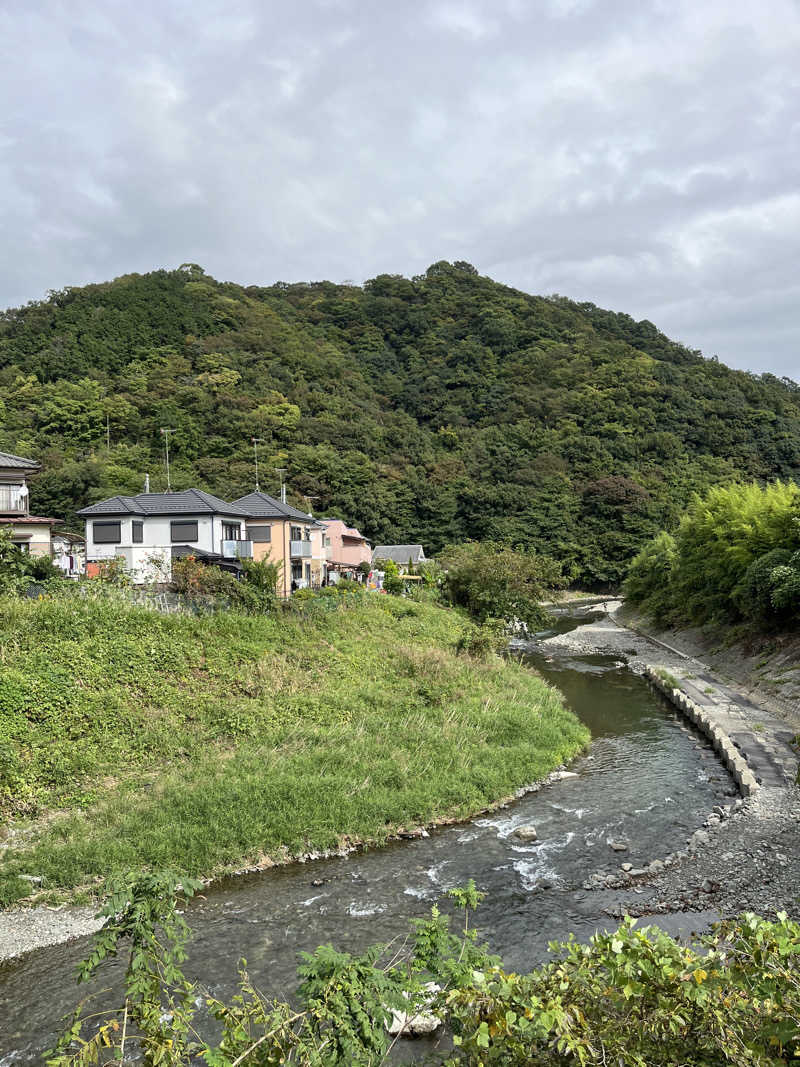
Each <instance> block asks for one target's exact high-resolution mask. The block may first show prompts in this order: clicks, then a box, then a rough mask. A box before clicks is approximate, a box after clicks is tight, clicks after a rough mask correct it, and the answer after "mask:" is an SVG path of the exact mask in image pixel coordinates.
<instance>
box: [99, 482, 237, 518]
mask: <svg viewBox="0 0 800 1067" xmlns="http://www.w3.org/2000/svg"><path fill="white" fill-rule="evenodd" d="M78 514H79V515H83V516H85V517H86V518H91V517H93V516H96V515H237V516H239V517H242V518H243V517H244V516H246V515H247V512H246V511H243V510H242V508H239V507H237V506H236V505H235V504H228V503H227V501H225V500H220V498H219V497H218V496H213V495H212V494H211V493H206V492H204V490H202V489H184V490H183V492H181V493H139V494H138V496H112V497H109V499H108V500H101V501H100V502H99V503H98V504H91V505H90V506H89V507H88V508H82V509H81V511H79V512H78Z"/></svg>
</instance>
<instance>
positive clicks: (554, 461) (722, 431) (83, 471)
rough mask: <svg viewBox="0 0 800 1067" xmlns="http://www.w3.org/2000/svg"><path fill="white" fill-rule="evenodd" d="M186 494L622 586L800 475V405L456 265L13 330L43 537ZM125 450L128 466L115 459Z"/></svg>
mask: <svg viewBox="0 0 800 1067" xmlns="http://www.w3.org/2000/svg"><path fill="white" fill-rule="evenodd" d="M162 426H171V427H175V428H176V433H175V434H174V436H173V440H172V458H173V479H172V480H173V485H174V486H175V487H176V488H183V487H186V486H189V485H192V484H198V485H201V486H203V487H205V488H207V489H209V490H210V491H211V492H214V493H217V494H219V495H221V496H223V497H227V498H229V499H230V498H233V497H235V496H238V495H240V494H242V493H243V492H245V491H247V490H249V489H251V488H252V483H253V463H252V444H251V438H252V437H253V436H257V437H260V438H262V441H263V443H262V445H261V446H260V447H261V459H262V465H263V473H262V479H261V480H262V487H266V488H270V489H274V488H275V484H276V483H275V481H274V475H273V468H274V467H279V466H280V467H286V468H288V472H289V473H288V480H289V485H290V489H291V491H292V492H293V493H294V494H295V497H294V499H295V501H296V502H297V503H300V504H302V503H303V496H302V494H307V495H308V496H309V497H310V499H311V501H312V503H313V507H314V509H315V511H316V512H318V513H320V514H326V513H336V514H339V515H341V516H342V517H343V518H345V519H346V520H348V521H350V522H352V523H355V524H357V525H358V526H360V527H361V528H362V529H363V531H364V532H365V533H366V534H367V535H369V536H370V537H371V538H373V539H374V540H375V541H378V542H384V543H392V542H397V541H400V542H408V541H421V542H422V543H424V545H425V547H426V548H427V549H428V550H429V551H436V550H437V549H439V548H440V547H441V546H442V545H444V544H446V543H447V542H450V541H457V540H463V539H466V538H476V539H477V538H480V539H485V538H495V539H498V540H505V541H509V542H512V543H515V544H524V545H530V546H534V547H536V548H537V549H539V550H541V551H545V552H548V553H551V554H553V555H555V556H557V557H558V558H560V559H562V560H564V561H565V563H566V564H568V565H569V566H570V567H572V568H573V573H574V575H575V576H576V577H577V578H579V579H580V580H581V581H582V582H584V583H596V584H602V583H607V582H616V581H617V580H618V579H619V577H620V575H621V574H622V573H624V570H625V567H626V565H627V562H628V561H629V560H630V558H631V557H632V555H633V554H634V553H635V551H636V550H637V549H638V548H639V547H640V546H641V544H642V543H643V542H644V541H645V540H646V539H648V538H650V537H651V536H653V534H654V533H655V532H656V531H657V530H658V529H660V528H662V527H670V526H671V525H672V524H673V523H674V522H675V520H676V517H677V515H678V513H679V511H680V509H681V507H682V506H683V505H684V504H685V502H686V500H687V499H688V497H689V495H690V494H691V492H692V491H694V490H703V489H705V488H706V487H707V486H709V485H710V484H714V483H717V482H725V481H729V480H731V479H734V478H739V477H746V478H751V477H755V478H768V477H773V476H782V477H797V476H798V475H800V387H798V386H797V385H795V384H794V383H792V382H789V381H788V380H779V379H776V378H774V377H772V376H769V375H765V376H761V377H756V376H753V375H749V374H746V373H743V372H739V371H734V370H730V369H729V368H727V367H725V366H724V365H722V364H720V363H718V362H716V361H713V360H706V359H704V358H702V356H700V354H699V353H697V352H693V351H690V350H688V349H686V348H684V347H682V346H681V345H678V344H675V343H673V342H671V341H670V340H669V339H668V338H666V337H665V336H664V335H663V334H661V333H659V331H658V330H657V329H656V328H655V327H654V326H653V325H652V324H651V323H648V322H638V323H637V322H635V321H634V320H633V319H631V318H630V317H629V316H627V315H619V314H614V313H612V312H608V311H603V310H601V309H599V308H596V307H595V306H594V305H591V304H576V303H573V302H571V301H569V300H567V299H565V298H560V297H549V298H543V297H536V296H529V295H527V294H525V293H522V292H519V291H516V290H513V289H510V288H508V287H506V286H502V285H499V284H497V283H496V282H493V281H492V280H491V279H489V278H484V277H480V276H478V274H477V273H476V272H475V270H474V268H472V267H471V266H470V265H469V264H464V263H456V264H448V263H437V264H435V265H434V266H432V267H431V268H429V270H428V271H427V272H426V274H425V275H423V276H420V277H416V278H413V279H406V278H402V277H399V276H395V275H381V276H379V277H378V278H375V279H373V280H371V281H369V282H367V283H366V284H365V285H364V286H363V288H362V287H357V286H349V285H335V284H333V283H330V282H319V283H312V284H296V285H287V284H283V283H279V284H277V285H274V286H271V287H268V288H256V287H249V288H246V287H242V286H239V285H234V284H231V283H220V282H217V281H215V280H214V279H212V278H210V277H208V276H207V275H205V274H204V273H203V271H202V270H201V269H200V268H199V267H196V266H193V265H185V266H184V267H182V268H181V269H179V270H175V271H155V272H153V273H151V274H146V275H127V276H124V277H121V278H117V279H116V280H115V281H113V282H108V283H105V284H101V285H91V286H87V287H85V288H80V289H78V288H76V289H67V290H63V291H61V292H56V293H52V294H51V295H50V297H49V299H47V300H45V301H42V302H39V303H34V304H29V305H28V306H27V307H25V308H19V309H13V310H9V311H7V312H5V313H4V314H3V315H2V316H0V449H5V450H8V451H12V452H15V453H22V454H32V455H34V456H36V457H38V458H41V459H42V460H43V462H44V467H45V469H44V472H43V474H42V475H41V476H40V477H39V478H38V480H37V482H36V484H35V486H34V487H33V491H32V501H33V505H34V507H35V508H36V509H37V510H39V511H40V512H43V513H48V514H50V513H52V514H55V515H64V516H68V517H69V516H71V515H74V512H75V510H77V509H78V508H79V507H81V506H83V505H85V504H87V503H89V502H91V501H94V500H97V499H100V498H102V497H103V496H106V495H110V494H112V493H117V492H126V493H132V492H137V491H140V490H141V488H142V483H143V479H144V475H145V473H149V474H150V476H151V485H152V486H153V488H154V489H160V488H162V487H163V483H164V477H163V462H162V453H161V448H162V438H161V436H160V433H159V429H160V427H162ZM107 430H108V437H109V438H110V447H108V444H107Z"/></svg>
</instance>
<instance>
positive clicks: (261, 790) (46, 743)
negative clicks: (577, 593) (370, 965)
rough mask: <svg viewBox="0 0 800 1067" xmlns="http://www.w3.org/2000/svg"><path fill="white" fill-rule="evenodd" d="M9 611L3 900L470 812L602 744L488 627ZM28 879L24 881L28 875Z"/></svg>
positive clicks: (44, 603)
mask: <svg viewBox="0 0 800 1067" xmlns="http://www.w3.org/2000/svg"><path fill="white" fill-rule="evenodd" d="M93 589H94V592H93V593H89V592H88V590H86V589H84V590H83V594H84V595H81V591H80V590H74V589H71V588H70V587H65V589H64V591H63V593H62V595H52V596H47V597H45V598H44V599H40V600H36V601H30V600H21V599H13V598H4V599H2V600H0V669H1V670H2V686H0V821H2V824H4V835H5V836H6V838H7V840H6V841H5V845H6V847H5V848H4V849H2V850H0V900H2V901H3V902H5V903H10V902H11V901H13V900H14V899H16V898H19V897H22V896H25V895H27V894H29V893H30V892H31V888H32V885H31V882H30V881H29V880H27V879H30V878H33V879H37V880H38V879H41V881H40V882H38V881H37V882H36V885H37V887H38V889H39V891H40V892H41V893H42V894H45V895H46V894H47V893H48V892H52V891H58V892H63V891H66V890H71V889H73V888H74V887H77V886H83V887H87V886H89V887H98V886H101V884H102V881H103V879H105V878H106V877H107V876H108V875H109V874H110V873H111V872H113V871H115V870H127V869H131V870H139V869H141V868H154V867H172V868H175V869H179V870H180V871H182V872H183V873H185V874H191V875H198V874H203V875H210V874H212V873H214V872H220V871H223V870H231V869H235V868H240V867H243V866H246V865H249V864H261V865H268V864H270V863H271V862H273V861H281V860H286V859H288V858H290V857H292V856H297V855H299V854H302V853H305V852H308V851H310V850H315V849H336V848H339V847H342V846H343V845H346V844H348V843H351V842H354V841H364V842H375V843H381V842H384V841H385V840H386V839H387V838H388V837H389V836H390V835H392V834H394V833H396V832H397V831H398V830H399V829H401V828H404V827H405V828H409V827H418V826H420V825H422V824H425V823H432V822H435V821H437V820H442V819H452V818H455V817H464V816H467V815H470V814H472V813H474V812H476V811H478V810H481V809H483V808H485V807H487V806H488V805H491V804H492V803H493V802H495V801H498V800H499V799H501V798H504V797H507V796H509V795H510V794H512V793H513V792H514V791H515V790H516V789H518V788H519V787H520V786H523V785H525V784H527V783H529V782H533V781H536V780H538V779H541V778H542V777H543V776H544V775H546V774H547V772H548V771H550V770H551V769H552V768H553V767H555V766H557V765H558V764H560V763H562V762H563V761H564V760H567V759H569V758H570V757H571V756H573V755H574V754H575V753H576V752H577V751H578V750H580V749H581V748H582V747H583V746H584V745H585V744H586V743H587V741H588V735H587V731H586V730H585V729H584V727H583V726H582V725H581V724H580V723H579V722H578V720H577V719H576V718H575V717H574V716H573V715H572V713H571V712H569V711H567V710H566V709H565V708H564V707H563V705H562V703H561V699H560V695H559V694H558V693H557V692H556V691H555V690H553V689H551V688H550V687H548V686H547V685H546V684H545V683H544V682H543V681H541V679H539V678H538V677H537V676H536V675H535V674H534V673H533V672H532V671H530V670H529V669H527V668H525V667H522V666H521V665H519V664H517V663H513V662H508V661H505V660H502V659H500V658H499V657H497V656H493V655H486V656H482V657H478V656H474V655H469V654H464V653H463V652H461V651H459V645H461V646H462V647H463V645H464V640H463V639H464V636H465V635H466V634H468V633H469V632H470V628H471V624H470V623H469V622H468V621H467V620H466V619H465V618H464V617H463V616H462V615H461V614H460V613H459V612H456V611H454V610H451V609H446V608H443V607H440V606H437V605H434V604H430V603H413V602H410V601H408V600H406V599H403V598H395V597H387V596H378V595H374V594H365V593H358V592H354V593H350V594H344V595H342V594H337V595H335V596H318V597H311V598H309V599H299V600H298V601H297V602H294V601H293V602H292V603H290V604H289V605H288V606H286V607H281V608H280V609H277V610H276V612H275V613H273V614H270V615H245V614H243V613H239V612H234V611H223V612H219V613H217V614H213V615H189V614H173V615H161V614H158V613H157V612H154V611H151V610H148V609H146V608H144V607H140V606H136V605H134V604H132V603H130V602H129V601H128V600H127V599H126V598H125V596H124V594H123V593H122V592H119V591H115V590H114V589H113V588H105V587H102V586H101V585H100V584H99V583H98V584H97V585H95V586H94V587H93ZM23 876H27V879H26V877H23Z"/></svg>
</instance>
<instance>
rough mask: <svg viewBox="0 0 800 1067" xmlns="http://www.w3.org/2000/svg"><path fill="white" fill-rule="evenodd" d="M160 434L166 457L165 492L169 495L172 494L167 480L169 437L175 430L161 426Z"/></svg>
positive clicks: (170, 484)
mask: <svg viewBox="0 0 800 1067" xmlns="http://www.w3.org/2000/svg"><path fill="white" fill-rule="evenodd" d="M161 433H162V435H163V437H164V451H165V453H166V457H167V492H168V493H171V492H172V483H171V482H170V480H169V435H170V434H171V433H175V429H174V427H172V426H170V427H166V426H162V427H161Z"/></svg>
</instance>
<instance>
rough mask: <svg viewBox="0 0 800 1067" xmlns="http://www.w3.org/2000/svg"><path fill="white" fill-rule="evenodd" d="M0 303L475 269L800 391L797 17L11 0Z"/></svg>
mask: <svg viewBox="0 0 800 1067" xmlns="http://www.w3.org/2000/svg"><path fill="white" fill-rule="evenodd" d="M0 35H1V36H2V39H3V40H4V41H5V42H6V50H7V56H6V61H5V62H4V64H3V66H2V68H0V84H2V86H3V90H4V97H5V99H6V101H8V103H9V106H8V107H6V108H5V109H4V113H3V117H2V118H0V192H1V193H2V198H0V220H1V222H2V232H3V237H4V242H3V243H4V251H5V255H4V256H3V260H2V265H0V304H3V305H8V304H14V303H20V302H24V301H26V300H28V299H32V298H38V297H39V296H41V295H42V294H43V293H44V292H45V290H47V289H48V288H57V287H60V286H62V285H65V284H83V283H85V282H87V281H93V280H103V279H105V278H108V277H112V276H114V275H117V274H121V273H126V272H128V271H132V270H139V271H143V270H148V269H151V268H153V267H157V266H174V265H177V264H179V263H181V262H183V261H185V260H191V261H196V262H199V263H202V264H203V265H204V266H205V267H206V269H208V270H209V271H210V272H211V273H213V274H215V275H216V276H218V277H222V278H231V279H234V280H237V281H242V282H246V283H251V282H252V283H268V282H270V281H273V280H276V279H283V280H296V279H314V278H321V277H330V278H333V279H334V280H342V279H345V278H350V279H356V280H361V279H364V278H366V277H369V276H371V275H373V274H375V273H377V272H379V271H391V272H403V273H407V274H410V273H417V272H419V271H421V270H423V269H424V268H425V267H426V266H427V265H428V264H429V263H431V262H433V261H435V260H437V259H442V258H448V259H468V260H470V261H471V262H473V263H474V264H475V265H476V266H477V267H478V269H479V270H480V271H481V272H483V273H487V274H491V275H493V276H494V277H496V278H498V279H499V280H501V281H505V282H508V283H509V284H511V285H515V286H518V287H519V288H523V289H527V290H529V291H534V292H554V291H558V292H561V293H565V294H567V295H569V296H572V297H574V298H575V299H578V300H591V301H593V302H594V303H597V304H600V305H603V306H609V307H613V308H615V309H617V310H621V311H627V312H629V313H630V314H632V315H635V316H636V317H640V318H649V319H651V320H652V321H654V322H655V323H657V324H658V325H659V326H660V327H661V328H662V329H664V330H665V331H666V332H667V333H669V334H670V335H673V336H676V337H677V338H679V339H681V340H683V341H684V342H685V343H687V344H689V345H691V346H693V347H700V348H702V349H703V350H704V351H705V352H706V353H707V354H709V355H710V354H712V353H718V354H719V356H720V358H721V359H723V360H724V361H726V362H729V363H732V364H734V365H736V366H742V367H747V368H750V369H752V370H756V371H761V370H769V371H772V372H773V373H776V374H787V375H791V376H794V377H800V358H798V347H799V346H798V342H799V341H800V325H798V324H797V323H796V321H795V319H796V315H795V314H794V313H793V308H796V306H797V301H796V298H797V290H796V287H795V282H794V276H795V273H796V272H795V271H794V270H793V266H794V263H796V261H797V259H798V251H800V248H799V247H798V246H800V227H799V226H798V222H800V218H798V212H800V194H799V192H798V191H799V190H800V183H798V177H799V175H798V169H800V152H799V151H798V147H799V146H798V134H799V131H800V124H798V120H797V115H798V114H800V111H798V96H799V95H800V93H799V92H798V83H799V79H798V76H797V74H796V56H797V54H798V46H800V13H799V12H798V8H797V6H796V5H795V4H794V3H792V2H791V0H773V2H772V3H771V4H770V5H767V6H766V7H764V6H763V5H757V4H756V3H755V2H752V0H743V2H742V3H740V4H737V5H730V4H728V3H726V2H725V0H708V2H706V3H704V4H697V3H695V2H691V3H690V2H679V3H675V2H672V0H671V2H669V3H666V2H663V0H649V2H642V0H617V2H616V3H614V4H613V5H609V4H606V3H602V4H601V3H599V2H598V3H592V2H591V0H549V3H547V4H542V5H531V4H528V3H525V2H522V0H480V2H479V0H475V2H470V0H420V2H419V3H416V4H414V5H408V4H401V3H399V2H394V3H386V4H380V5H367V4H363V3H358V2H357V0H317V2H315V3H314V2H308V3H306V4H302V5H294V6H291V5H286V4H277V3H274V2H273V3H268V4H265V3H262V2H259V0H238V2H233V3H222V2H213V0H197V2H195V3H192V4H189V3H187V2H184V0H180V2H179V0H172V2H168V3H161V2H156V0H144V2H143V3H141V4H139V5H138V6H137V7H136V8H131V7H125V6H123V5H108V4H101V3H100V0H74V2H73V3H72V4H70V5H64V4H62V3H60V2H58V0H39V2H36V0H32V2H31V3H30V4H28V5H27V6H25V7H23V6H22V5H14V4H12V3H10V2H9V3H3V2H2V0H0Z"/></svg>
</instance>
